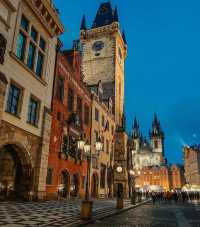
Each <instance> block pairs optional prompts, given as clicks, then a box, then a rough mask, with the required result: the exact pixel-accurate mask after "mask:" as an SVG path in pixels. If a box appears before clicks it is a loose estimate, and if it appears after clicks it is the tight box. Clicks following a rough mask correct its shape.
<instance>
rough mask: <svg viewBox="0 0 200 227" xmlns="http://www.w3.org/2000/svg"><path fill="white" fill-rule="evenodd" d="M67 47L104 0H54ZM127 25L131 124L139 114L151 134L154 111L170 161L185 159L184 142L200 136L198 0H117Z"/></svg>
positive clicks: (144, 127)
mask: <svg viewBox="0 0 200 227" xmlns="http://www.w3.org/2000/svg"><path fill="white" fill-rule="evenodd" d="M54 2H55V4H56V6H57V8H59V10H60V14H61V19H62V22H63V24H64V26H65V28H66V32H65V34H64V35H63V36H62V41H63V42H64V45H65V47H66V48H68V47H71V43H72V40H73V39H76V38H78V36H79V28H80V21H81V17H82V15H83V14H84V13H85V14H86V18H87V24H88V25H91V23H92V21H93V19H94V17H95V14H96V10H97V8H98V6H99V4H100V3H101V2H103V1H100V0H67V1H64V0H55V1H54ZM111 2H112V4H113V5H117V6H118V10H119V17H120V21H121V27H122V28H124V29H125V31H126V38H127V41H128V58H127V61H126V76H125V80H126V86H125V89H126V90H125V95H126V97H125V102H126V113H127V128H128V130H130V129H131V125H132V121H133V118H134V116H135V115H136V116H137V118H138V119H139V121H140V125H141V129H142V132H143V133H144V134H146V135H147V133H148V130H149V128H150V127H151V122H152V119H153V115H154V112H157V114H158V117H159V118H160V120H161V124H162V127H163V130H164V132H165V137H166V141H165V147H166V156H167V158H168V160H169V162H171V163H172V162H178V163H180V162H182V146H183V144H191V143H198V141H199V137H200V105H199V104H200V92H199V87H200V76H199V75H200V25H199V23H200V13H199V9H200V2H199V0H192V1H188V0H167V1H163V0H153V1H149V0H139V1H136V0H112V1H111Z"/></svg>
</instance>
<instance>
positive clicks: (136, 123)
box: [133, 117, 138, 128]
mask: <svg viewBox="0 0 200 227" xmlns="http://www.w3.org/2000/svg"><path fill="white" fill-rule="evenodd" d="M133 128H138V122H137V118H136V117H135V119H134V125H133Z"/></svg>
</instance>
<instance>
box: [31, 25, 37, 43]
mask: <svg viewBox="0 0 200 227" xmlns="http://www.w3.org/2000/svg"><path fill="white" fill-rule="evenodd" d="M37 36H38V33H37V31H36V30H35V28H34V27H33V26H32V28H31V38H32V39H33V40H34V41H35V42H37Z"/></svg>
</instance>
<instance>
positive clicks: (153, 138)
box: [131, 115, 164, 170]
mask: <svg viewBox="0 0 200 227" xmlns="http://www.w3.org/2000/svg"><path fill="white" fill-rule="evenodd" d="M149 138H150V141H148V140H147V139H146V138H144V137H143V136H142V135H141V133H140V128H139V124H138V122H137V120H136V119H135V121H134V126H133V131H132V135H131V141H132V149H131V153H132V155H131V157H132V160H131V161H132V163H131V164H132V167H133V169H136V170H137V169H142V168H143V167H147V166H160V165H162V164H163V163H164V133H163V131H162V129H161V126H160V122H159V121H158V119H157V116H156V115H155V117H154V120H153V123H152V129H151V131H150V132H149Z"/></svg>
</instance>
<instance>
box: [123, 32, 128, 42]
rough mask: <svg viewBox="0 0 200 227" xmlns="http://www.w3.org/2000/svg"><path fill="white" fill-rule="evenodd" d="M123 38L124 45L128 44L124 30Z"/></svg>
mask: <svg viewBox="0 0 200 227" xmlns="http://www.w3.org/2000/svg"><path fill="white" fill-rule="evenodd" d="M122 38H123V40H124V43H125V44H127V41H126V35H125V31H124V30H123V32H122Z"/></svg>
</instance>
